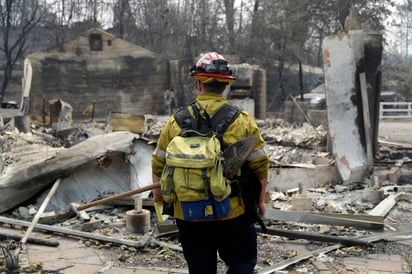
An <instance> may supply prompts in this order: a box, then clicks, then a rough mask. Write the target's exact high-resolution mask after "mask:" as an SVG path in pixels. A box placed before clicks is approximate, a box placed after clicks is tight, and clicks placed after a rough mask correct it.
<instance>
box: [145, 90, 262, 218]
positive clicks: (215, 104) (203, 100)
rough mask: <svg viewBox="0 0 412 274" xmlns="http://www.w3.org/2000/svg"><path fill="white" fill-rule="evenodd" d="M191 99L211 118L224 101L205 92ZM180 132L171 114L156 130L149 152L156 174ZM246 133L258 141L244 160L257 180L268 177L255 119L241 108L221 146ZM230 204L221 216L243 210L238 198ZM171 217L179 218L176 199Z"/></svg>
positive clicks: (179, 210)
mask: <svg viewBox="0 0 412 274" xmlns="http://www.w3.org/2000/svg"><path fill="white" fill-rule="evenodd" d="M195 102H196V104H197V105H198V107H201V108H203V109H205V110H206V112H207V113H208V114H209V115H210V116H211V117H212V116H213V114H215V113H216V111H217V110H218V109H220V108H221V107H222V106H223V105H224V104H227V100H226V99H225V98H224V97H223V96H222V95H219V94H215V93H209V92H203V93H202V94H200V95H198V96H197V98H196V100H195ZM189 111H190V112H191V113H192V109H191V108H189ZM192 114H193V113H192ZM181 133H182V129H181V128H180V127H179V125H178V124H177V122H176V120H175V119H174V117H173V116H171V117H170V119H169V120H168V122H167V123H166V125H165V127H164V128H163V130H162V132H161V133H160V137H159V139H158V142H157V146H156V149H155V150H154V151H153V154H152V172H153V174H155V175H156V176H158V177H161V174H162V171H163V168H164V166H165V158H166V147H167V145H168V144H169V142H170V141H171V140H172V139H173V137H175V136H178V135H180V134H181ZM248 136H256V137H258V143H257V145H256V146H255V148H254V149H253V151H252V153H251V155H250V156H249V157H248V159H247V162H248V164H249V167H250V168H251V170H253V171H254V172H255V173H256V175H257V177H258V178H259V179H265V178H267V176H268V170H269V159H268V155H267V153H266V152H265V150H264V147H265V142H264V140H263V138H262V136H261V134H260V130H259V128H258V126H257V124H256V122H255V120H254V119H253V117H251V116H250V115H249V114H248V113H247V112H245V111H242V112H241V113H240V115H239V116H238V117H237V118H236V120H235V121H234V122H233V123H232V124H231V125H230V126H229V127H228V128H227V129H226V131H225V132H224V134H223V143H224V144H223V147H228V146H230V145H231V144H233V143H235V142H236V141H238V140H240V139H242V138H244V137H248ZM230 203H231V209H230V211H229V214H228V216H226V217H225V218H222V219H232V218H235V217H238V216H240V215H242V214H243V213H244V211H245V209H244V205H243V203H242V201H241V200H240V199H239V197H232V198H231V200H230ZM174 217H175V218H177V219H183V213H182V209H181V204H180V202H179V201H177V202H175V203H174Z"/></svg>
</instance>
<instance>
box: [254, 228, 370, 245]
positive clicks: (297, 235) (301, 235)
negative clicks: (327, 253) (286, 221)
mask: <svg viewBox="0 0 412 274" xmlns="http://www.w3.org/2000/svg"><path fill="white" fill-rule="evenodd" d="M256 231H258V232H260V233H262V229H261V228H259V227H256ZM265 234H270V235H277V236H282V237H287V238H289V239H306V240H311V241H319V242H327V243H340V244H343V245H345V246H371V244H370V243H368V242H365V241H361V240H356V239H348V238H342V237H336V236H328V235H319V234H314V233H307V232H301V231H289V230H284V229H276V228H267V231H266V233H265Z"/></svg>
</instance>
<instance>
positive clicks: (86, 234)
mask: <svg viewBox="0 0 412 274" xmlns="http://www.w3.org/2000/svg"><path fill="white" fill-rule="evenodd" d="M0 223H5V224H11V225H18V226H22V227H28V226H30V222H26V221H20V220H16V219H11V218H7V217H2V216H0ZM35 228H36V229H40V230H46V231H49V232H56V233H61V234H64V235H69V236H76V237H81V238H86V239H94V240H98V241H102V242H110V243H114V244H119V245H127V246H133V247H137V248H141V247H143V246H145V245H146V243H147V242H148V241H149V237H147V236H145V237H143V238H142V240H141V241H131V240H125V239H118V238H114V237H109V236H103V235H98V234H94V233H89V232H83V231H77V230H72V229H68V228H63V227H57V226H50V225H42V224H36V225H35Z"/></svg>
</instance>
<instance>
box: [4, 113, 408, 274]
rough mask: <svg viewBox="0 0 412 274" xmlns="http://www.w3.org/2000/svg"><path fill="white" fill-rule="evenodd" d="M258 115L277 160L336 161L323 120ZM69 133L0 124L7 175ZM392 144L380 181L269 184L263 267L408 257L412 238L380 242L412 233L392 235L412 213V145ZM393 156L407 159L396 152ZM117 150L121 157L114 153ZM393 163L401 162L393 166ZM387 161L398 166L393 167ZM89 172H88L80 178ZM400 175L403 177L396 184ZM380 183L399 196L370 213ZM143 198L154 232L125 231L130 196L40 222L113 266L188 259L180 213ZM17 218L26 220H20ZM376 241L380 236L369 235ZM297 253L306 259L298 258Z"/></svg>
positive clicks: (14, 216)
mask: <svg viewBox="0 0 412 274" xmlns="http://www.w3.org/2000/svg"><path fill="white" fill-rule="evenodd" d="M146 122H147V123H146V125H145V131H144V132H143V133H142V134H141V135H140V137H141V140H144V142H147V143H154V142H155V141H156V139H157V137H158V136H159V134H160V130H161V129H162V128H163V125H164V123H165V120H162V119H157V118H156V117H153V116H151V117H148V119H147V120H146ZM258 124H259V126H260V127H261V131H262V136H263V138H264V139H265V141H266V142H267V150H268V152H269V154H270V162H271V166H272V167H277V168H279V167H283V166H284V167H288V166H293V165H306V166H317V165H333V163H334V160H333V158H332V156H331V155H330V153H329V152H327V151H326V147H327V145H326V144H327V131H326V130H325V129H324V128H323V127H322V126H319V127H317V128H314V127H312V126H310V125H309V124H305V123H304V124H303V125H302V126H297V125H292V124H289V123H286V122H284V121H282V120H269V119H268V120H265V121H258ZM106 130H107V127H104V126H101V125H99V126H98V127H97V129H96V130H94V129H93V127H92V126H91V124H88V125H87V130H85V129H84V128H81V129H79V130H77V131H76V132H88V134H89V135H90V136H92V135H96V134H97V135H98V134H107V132H105V131H106ZM72 132H75V131H72ZM66 136H69V135H66ZM70 136H71V137H70V138H71V141H70V142H71V143H73V144H74V143H79V142H80V143H81V142H83V139H82V138H85V135H84V134H83V135H76V136H78V138H79V139H76V138H73V136H74V135H70ZM62 140H64V137H58V136H55V135H53V133H52V132H51V131H48V130H46V129H45V128H36V129H32V131H31V132H30V133H19V132H17V131H3V132H1V135H0V143H1V151H2V158H1V159H2V162H1V170H2V174H6V173H8V172H9V171H11V170H12V169H13V168H14V167H15V166H16V165H18V166H21V165H23V164H24V165H31V164H33V163H36V161H38V159H40V158H41V159H43V160H44V159H52V158H54V157H55V156H56V155H57V154H59V153H61V151H62V150H66V149H67V147H65V142H64V141H62ZM66 144H67V142H66ZM390 150H391V151H390V152H388V151H389V150H388V149H384V150H383V151H382V152H381V153H380V154H379V155H381V156H380V159H379V161H377V163H376V167H375V169H376V170H379V172H377V173H376V174H375V177H376V178H375V180H376V181H370V180H365V181H364V182H360V183H353V184H349V185H340V184H329V185H325V186H323V187H316V188H305V187H302V188H291V189H289V190H287V191H270V192H269V193H268V201H267V207H268V209H269V212H268V214H267V215H268V216H267V217H266V219H265V220H264V223H265V224H266V227H267V229H268V232H267V233H259V236H258V241H259V251H258V253H259V261H258V264H257V267H256V270H257V271H258V273H270V272H267V271H268V269H270V268H273V269H275V268H276V269H279V270H282V269H288V270H290V271H296V272H298V273H318V272H319V271H321V270H322V266H323V267H324V268H325V269H329V270H333V271H335V273H345V272H344V271H349V270H350V269H351V268H350V267H347V266H346V264H345V258H347V257H350V256H355V257H356V256H367V254H374V253H377V252H386V253H388V254H400V252H402V256H404V257H405V258H409V257H408V256H410V254H412V247H411V246H412V244H411V245H403V244H400V243H399V242H396V241H397V240H394V241H395V242H390V243H388V244H382V243H381V242H380V241H381V239H382V237H383V238H385V237H384V236H380V235H381V234H382V232H385V231H386V232H387V231H389V232H393V233H395V234H396V233H409V234H408V235H409V236H405V235H403V234H396V235H395V236H393V237H403V238H402V239H403V240H404V241H407V240H410V229H411V228H410V223H411V222H412V209H411V208H412V207H411V206H410V200H412V199H409V198H410V195H409V196H408V193H407V192H409V191H411V188H409V184H410V181H408V178H409V177H407V176H406V177H404V178H405V179H404V180H403V181H402V180H400V178H403V177H402V175H404V174H410V172H409V171H410V169H408V168H404V167H405V166H407V165H406V164H407V163H408V162H410V160H409V158H408V156H409V155H410V154H408V153H410V149H407V148H403V149H401V150H398V148H397V147H396V146H390ZM397 151H398V152H399V151H401V153H400V154H399V155H398V154H396V153H395V152H397ZM147 155H149V153H148V154H147ZM389 155H391V156H392V157H389ZM393 155H398V156H402V158H401V159H395V158H394V157H393ZM146 157H147V156H146ZM111 159H112V160H116V159H115V158H113V157H112V158H111ZM103 160H107V159H106V158H105V159H102V161H103ZM143 160H144V159H143ZM385 161H387V162H385ZM103 162H104V161H103ZM146 162H149V161H147V160H146ZM385 163H388V164H385ZM394 163H395V165H397V167H398V169H397V170H392V171H391V168H393V165H394ZM388 165H389V166H390V167H391V168H388ZM385 167H386V168H385ZM99 168H102V167H99ZM408 172H409V173H408ZM372 177H373V176H372ZM84 178H85V177H82V180H84ZM400 182H402V185H399V184H400ZM82 183H84V182H82ZM377 185H379V190H380V189H383V190H384V192H383V195H382V197H381V198H382V199H381V202H382V203H383V204H385V203H388V202H387V201H385V200H388V201H390V200H391V199H392V200H391V201H392V203H388V204H387V205H386V207H387V208H386V212H387V214H386V215H383V216H369V213H370V212H372V211H373V210H376V208H377V207H378V205H379V204H382V203H379V202H377V201H376V200H374V199H371V196H370V195H369V191H370V190H376V189H374V188H373V187H375V188H376V187H377ZM399 193H405V194H404V196H399V195H398V196H396V197H397V198H396V199H394V198H393V197H395V196H394V195H397V194H399ZM108 195H110V194H109V193H108ZM100 198H102V197H96V199H100ZM408 199H409V200H408ZM31 201H32V200H31ZM31 201H29V202H28V203H24V204H21V205H20V206H18V207H16V208H14V209H13V210H11V211H8V212H6V213H4V214H3V215H4V216H8V217H10V218H9V219H7V220H6V219H2V220H3V221H2V222H6V221H10V222H14V220H27V222H26V223H27V225H28V224H30V221H31V220H32V219H33V217H34V216H35V215H36V213H37V212H38V210H39V207H38V206H35V205H33V204H32V203H31ZM296 201H297V202H306V201H309V203H308V206H309V209H308V210H307V211H300V210H298V209H297V208H296V207H295V206H296ZM83 202H84V203H87V202H89V201H86V200H85V201H83ZM143 206H144V207H146V208H148V209H149V210H150V211H151V229H150V232H149V233H148V234H147V235H138V234H136V233H131V232H129V231H127V230H126V225H125V215H126V212H127V211H128V210H130V209H131V207H133V201H132V200H131V199H129V200H128V199H124V200H118V201H116V202H113V203H108V204H107V205H101V206H96V207H93V208H90V209H88V210H87V211H84V212H83V214H81V215H80V214H75V212H70V214H67V212H65V213H66V214H64V215H59V216H58V217H57V215H53V216H52V215H50V214H56V213H57V212H46V213H45V214H44V218H41V219H40V223H42V224H45V223H46V224H48V225H47V226H46V227H43V229H45V230H46V231H47V230H49V231H55V232H58V233H62V232H63V234H67V236H69V235H71V236H73V235H74V236H75V237H80V239H81V240H80V243H81V244H83V245H85V246H88V247H91V248H94V249H96V250H99V252H101V255H100V256H101V257H102V258H106V260H107V261H110V262H111V266H110V267H113V266H114V265H123V266H128V267H131V266H136V265H140V266H145V267H159V266H164V267H173V268H185V261H184V259H183V255H182V254H181V249H180V246H179V244H178V241H177V234H176V227H175V226H174V223H173V220H172V219H168V220H167V221H165V222H163V223H159V221H158V220H157V218H156V214H155V210H154V208H153V204H152V202H151V200H150V195H149V199H147V200H145V202H144V204H143ZM392 207H393V208H392ZM273 214H274V215H273ZM85 216H87V217H85ZM51 217H52V218H51ZM0 218H5V217H0ZM16 225H17V226H19V225H21V224H16V223H14V224H13V226H16ZM1 231H2V230H1V229H0V232H1ZM83 233H84V234H83ZM291 233H293V234H291ZM79 235H81V236H79ZM371 237H372V238H371ZM373 237H375V238H373ZM385 239H386V238H385ZM398 239H399V238H398ZM347 241H358V244H356V242H355V243H352V244H348V243H347ZM369 241H376V242H377V243H376V244H370V242H369ZM326 243H330V245H326ZM332 243H335V245H332ZM368 243H369V244H368ZM325 248H329V249H328V251H324V249H325ZM300 256H302V258H305V259H299V258H300ZM280 265H282V267H281V266H280ZM410 267H411V266H410V265H407V266H406V268H408V269H410ZM218 268H219V271H221V272H222V273H223V272H224V271H225V266H224V264H223V262H221V261H219V265H218Z"/></svg>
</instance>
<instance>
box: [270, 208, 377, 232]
mask: <svg viewBox="0 0 412 274" xmlns="http://www.w3.org/2000/svg"><path fill="white" fill-rule="evenodd" d="M265 217H266V218H267V219H272V220H278V221H286V222H297V223H309V224H328V225H341V226H352V227H358V228H367V229H376V230H380V229H383V228H384V222H383V221H384V218H383V217H381V216H371V215H351V214H332V213H321V212H302V211H283V210H276V209H271V208H268V209H266V214H265Z"/></svg>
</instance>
